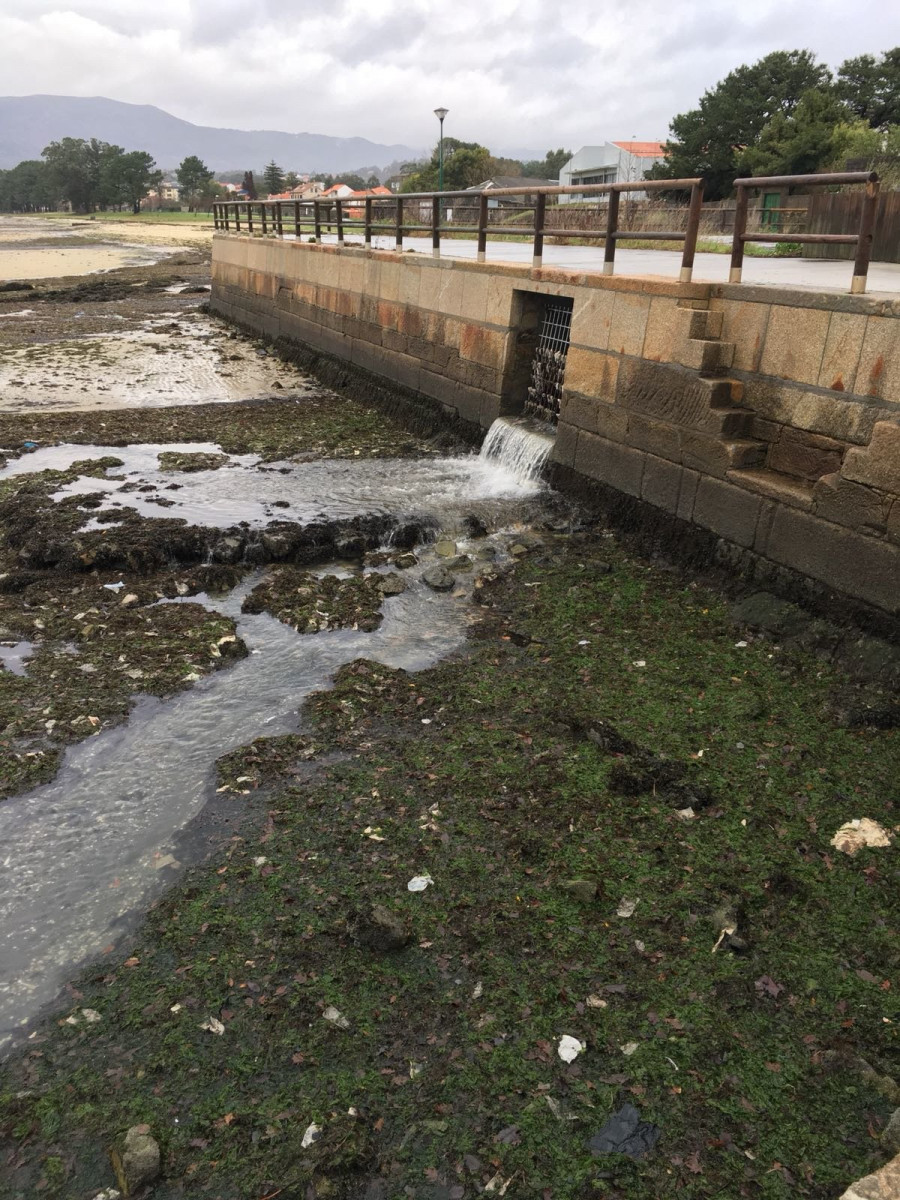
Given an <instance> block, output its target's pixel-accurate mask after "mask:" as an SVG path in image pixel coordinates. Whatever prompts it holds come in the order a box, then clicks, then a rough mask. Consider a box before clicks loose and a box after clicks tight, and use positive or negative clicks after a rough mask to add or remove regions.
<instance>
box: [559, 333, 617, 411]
mask: <svg viewBox="0 0 900 1200" xmlns="http://www.w3.org/2000/svg"><path fill="white" fill-rule="evenodd" d="M618 374H619V360H618V359H617V358H615V357H613V355H611V354H604V353H603V352H602V351H600V350H585V349H584V348H583V347H581V346H572V347H570V349H569V353H568V354H567V355H566V369H565V375H564V386H565V390H566V391H572V392H578V393H579V394H580V395H582V396H589V397H592V398H596V399H598V400H605V401H607V402H608V403H610V404H611V403H612V402H613V400H614V399H615V395H616V381H617V379H618Z"/></svg>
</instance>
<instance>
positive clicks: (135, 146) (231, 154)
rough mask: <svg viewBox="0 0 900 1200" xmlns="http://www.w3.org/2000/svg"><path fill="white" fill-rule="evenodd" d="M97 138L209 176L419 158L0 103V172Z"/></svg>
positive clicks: (158, 113) (88, 102) (357, 142)
mask: <svg viewBox="0 0 900 1200" xmlns="http://www.w3.org/2000/svg"><path fill="white" fill-rule="evenodd" d="M64 137H78V138H91V137H95V138H99V139H100V140H101V141H104V142H112V143H113V144H114V145H117V146H121V147H122V148H123V149H125V150H148V151H149V152H150V153H151V154H152V155H153V157H154V158H155V159H156V163H157V166H159V167H162V168H163V170H171V169H172V168H174V167H177V166H178V164H179V163H180V162H181V160H182V159H183V158H186V157H187V155H189V154H196V155H198V156H199V157H200V158H202V159H203V161H204V162H205V163H206V164H207V166H209V167H210V168H211V169H212V170H214V171H217V172H220V171H246V170H251V171H258V170H260V169H261V168H262V167H263V166H264V165H265V164H266V163H267V162H269V161H270V160H272V159H274V160H275V161H276V162H277V163H278V165H279V166H280V167H282V168H283V169H284V170H286V171H310V172H313V173H316V172H329V173H333V172H335V171H350V170H359V169H360V168H361V167H373V168H374V167H386V166H387V165H388V164H390V163H395V162H399V161H404V160H408V159H413V158H417V157H419V154H420V151H418V150H414V149H413V148H412V147H410V146H402V145H394V146H385V145H382V144H380V143H378V142H370V141H369V140H368V139H367V138H359V137H350V138H340V137H328V136H327V135H325V134H321V133H279V132H277V131H276V130H268V129H216V128H214V127H212V126H209V125H192V124H191V122H190V121H182V120H181V119H180V118H179V117H173V116H172V114H171V113H167V112H164V111H163V109H161V108H156V107H155V106H154V105H152V104H124V103H122V101H120V100H107V99H105V98H104V97H103V96H91V97H84V96H0V168H3V167H14V166H15V165H16V163H18V162H21V161H22V159H26V158H40V155H41V151H42V150H43V149H44V147H45V146H46V145H47V144H48V143H49V142H53V141H57V140H58V139H59V138H64Z"/></svg>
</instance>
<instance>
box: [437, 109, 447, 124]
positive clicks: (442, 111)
mask: <svg viewBox="0 0 900 1200" xmlns="http://www.w3.org/2000/svg"><path fill="white" fill-rule="evenodd" d="M449 111H450V109H449V108H436V109H435V110H434V115H435V116H436V117H437V119H438V120H439V121H440V122H441V123H442V124H443V121H444V117H446V115H447V113H448V112H449Z"/></svg>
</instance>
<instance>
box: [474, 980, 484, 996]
mask: <svg viewBox="0 0 900 1200" xmlns="http://www.w3.org/2000/svg"><path fill="white" fill-rule="evenodd" d="M483 993H484V984H483V983H481V982H480V981H479V982H478V983H476V984H475V987H474V988H473V989H472V999H473V1000H480V999H481V996H482V994H483Z"/></svg>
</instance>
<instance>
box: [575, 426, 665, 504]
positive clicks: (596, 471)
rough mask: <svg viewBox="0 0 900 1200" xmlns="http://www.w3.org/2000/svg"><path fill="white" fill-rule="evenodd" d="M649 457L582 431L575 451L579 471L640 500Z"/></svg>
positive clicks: (576, 468) (576, 467)
mask: <svg viewBox="0 0 900 1200" xmlns="http://www.w3.org/2000/svg"><path fill="white" fill-rule="evenodd" d="M646 457H647V456H646V455H645V454H643V453H641V451H640V450H632V449H631V448H630V447H629V446H623V445H620V444H619V443H617V442H610V441H608V440H607V439H606V438H601V437H598V436H597V435H596V434H593V433H585V432H583V431H581V432H579V434H578V445H577V447H576V451H575V470H576V471H581V473H582V474H583V475H587V476H589V477H590V478H591V479H597V480H599V481H600V482H601V483H606V484H608V485H609V486H610V487H614V488H617V489H618V490H619V491H620V492H626V493H627V494H628V495H629V496H640V494H641V476H642V475H643V471H644V460H645V459H646Z"/></svg>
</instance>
